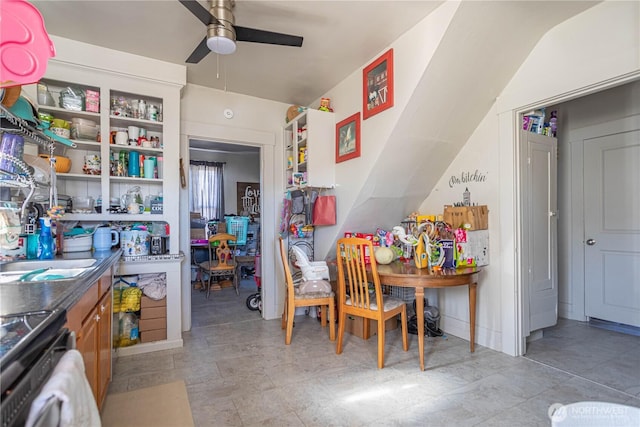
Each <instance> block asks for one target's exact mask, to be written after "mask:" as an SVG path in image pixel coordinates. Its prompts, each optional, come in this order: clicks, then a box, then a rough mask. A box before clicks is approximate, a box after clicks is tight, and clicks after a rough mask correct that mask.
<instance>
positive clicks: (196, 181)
mask: <svg viewBox="0 0 640 427" xmlns="http://www.w3.org/2000/svg"><path fill="white" fill-rule="evenodd" d="M223 171H224V163H220V162H195V161H194V162H190V165H189V188H190V189H191V192H190V194H189V210H190V211H191V212H200V213H201V214H202V217H203V218H206V219H208V220H223V219H224V178H223Z"/></svg>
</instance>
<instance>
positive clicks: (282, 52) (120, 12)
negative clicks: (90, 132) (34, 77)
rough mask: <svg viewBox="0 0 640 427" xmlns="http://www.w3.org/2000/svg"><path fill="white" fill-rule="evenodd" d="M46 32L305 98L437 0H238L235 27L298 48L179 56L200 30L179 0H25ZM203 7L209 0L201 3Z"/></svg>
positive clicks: (199, 75)
mask: <svg viewBox="0 0 640 427" xmlns="http://www.w3.org/2000/svg"><path fill="white" fill-rule="evenodd" d="M31 3H32V4H33V5H34V6H36V7H37V8H38V10H40V12H41V13H42V15H43V18H44V21H45V25H46V28H47V31H48V32H49V33H50V34H53V35H56V36H60V37H64V38H68V39H72V40H78V41H82V42H85V43H89V44H92V45H97V46H102V47H106V48H110V49H115V50H119V51H122V52H128V53H133V54H136V55H141V56H146V57H149V58H154V59H158V60H162V61H166V62H171V63H175V64H181V65H187V81H188V82H189V83H193V84H197V85H201V86H206V87H212V88H215V89H221V90H228V91H229V92H235V93H241V94H245V95H250V96H255V97H258V98H264V99H271V100H274V101H280V102H284V103H287V104H299V105H309V104H311V103H312V102H313V101H314V100H315V99H318V98H319V97H320V96H322V94H323V93H325V92H326V91H327V90H329V89H330V88H331V87H333V86H335V85H336V84H338V83H339V82H340V81H342V80H343V79H344V78H345V77H346V76H348V75H349V74H350V73H352V72H353V70H355V69H357V68H358V67H361V66H362V64H364V63H365V62H366V61H367V60H369V58H371V57H373V56H375V55H376V53H378V52H379V51H381V50H382V49H383V48H384V47H385V46H388V45H389V44H390V43H391V42H393V40H395V39H397V38H398V37H399V36H400V35H402V34H403V33H404V32H406V31H407V30H408V29H409V28H411V27H412V26H414V25H415V24H416V23H417V22H419V21H420V20H421V19H422V18H424V17H425V16H427V15H428V14H429V13H430V12H431V11H433V10H434V9H435V8H436V7H438V5H440V4H441V3H442V1H441V0H438V1H435V0H419V1H415V0H414V1H406V0H394V1H384V2H383V1H377V0H375V1H353V0H339V1H336V0H297V1H283V0H276V1H266V0H236V6H235V10H234V15H235V18H236V24H237V25H240V26H244V27H250V28H258V29H263V30H268V31H275V32H281V33H287V34H295V35H300V36H303V37H304V42H303V45H302V47H301V48H293V47H285V46H273V45H267V44H260V43H246V42H239V43H238V45H237V51H236V52H235V53H234V54H232V55H214V54H211V53H210V54H209V55H207V56H206V57H205V58H204V59H203V60H202V61H201V62H200V63H198V64H185V60H186V58H187V57H188V56H189V54H190V53H191V52H192V51H193V49H194V48H195V47H196V46H197V45H198V43H200V41H201V40H202V39H203V38H204V37H205V34H206V27H205V26H204V25H203V24H202V23H201V22H200V21H199V20H198V19H197V18H196V17H195V16H193V15H192V14H191V13H190V12H189V11H188V10H187V9H186V8H185V7H183V6H182V5H181V4H180V3H179V2H178V0H127V1H122V0H55V1H54V0H32V1H31ZM200 3H201V4H202V5H203V6H204V7H206V8H207V9H208V8H209V2H207V1H200Z"/></svg>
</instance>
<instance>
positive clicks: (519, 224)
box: [501, 71, 640, 356]
mask: <svg viewBox="0 0 640 427" xmlns="http://www.w3.org/2000/svg"><path fill="white" fill-rule="evenodd" d="M638 79H640V71H636V72H633V73H630V74H626V75H622V76H618V77H615V78H612V79H609V80H606V81H601V82H598V83H596V84H593V85H590V86H585V87H582V88H580V89H577V90H572V91H571V92H566V93H562V94H558V95H557V96H554V97H550V98H547V99H541V100H536V101H533V102H532V103H530V104H527V105H523V106H521V107H518V108H515V109H513V110H512V111H511V112H510V113H507V114H508V115H509V116H510V123H509V128H510V129H509V130H510V134H511V135H512V136H513V139H512V141H513V143H514V145H513V158H512V161H513V165H514V167H513V173H514V180H515V182H516V185H515V188H514V193H512V194H513V199H512V200H513V206H512V208H513V217H512V219H513V223H512V227H513V228H512V230H513V236H514V243H515V244H514V249H515V251H514V256H513V263H514V264H513V266H514V275H513V277H511V278H509V277H506V276H508V271H507V272H505V274H504V275H503V278H502V283H505V280H509V279H510V280H513V281H514V287H513V288H511V287H509V286H504V287H503V297H504V299H503V301H505V304H504V305H503V313H502V319H503V321H502V324H503V336H502V338H503V340H502V343H503V346H502V351H503V352H505V353H507V354H512V355H514V356H522V355H523V354H525V352H526V339H527V334H528V331H526V330H525V319H524V315H525V313H528V310H526V308H525V304H528V303H529V301H528V299H527V298H526V297H527V296H528V295H529V289H528V288H525V286H527V280H526V277H525V275H526V274H527V271H526V268H524V265H525V264H524V262H523V259H522V248H523V247H526V246H527V245H528V244H529V242H528V241H526V240H525V237H524V234H523V232H524V230H523V220H522V219H523V212H522V209H523V206H524V203H525V202H526V199H527V197H528V195H527V189H526V187H524V185H525V183H524V182H523V181H524V180H523V177H524V174H525V173H526V171H523V168H522V165H523V164H526V163H523V162H524V161H525V160H526V156H527V153H526V151H524V152H523V150H522V141H521V138H520V128H521V117H522V115H523V114H525V113H526V112H528V111H531V110H536V109H539V108H543V107H546V106H548V105H555V104H559V103H563V102H567V101H570V100H573V99H576V98H581V97H584V96H587V95H591V94H594V93H597V92H601V91H603V90H606V89H610V88H612V87H615V86H620V85H623V84H625V83H630V82H632V81H635V80H638ZM505 141H506V140H505ZM505 169H508V168H505ZM558 190H560V189H558ZM508 193H511V191H509V190H508V189H505V190H504V194H505V195H507V197H505V198H504V199H505V200H509V199H511V197H508ZM558 197H560V193H559V192H558ZM501 199H502V196H501ZM572 204H573V201H572ZM505 212H506V210H505ZM561 214H562V213H560V215H561ZM583 262H584V261H583ZM571 268H575V266H573V265H572V267H571ZM582 279H583V282H584V277H583V278H582ZM511 289H513V291H514V293H513V294H511V293H510V290H511ZM582 298H583V301H584V289H583V291H582ZM510 301H513V305H511V304H510ZM583 311H584V308H583ZM527 324H528V322H527Z"/></svg>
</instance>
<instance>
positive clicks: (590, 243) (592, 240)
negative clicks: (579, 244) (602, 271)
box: [587, 239, 596, 246]
mask: <svg viewBox="0 0 640 427" xmlns="http://www.w3.org/2000/svg"><path fill="white" fill-rule="evenodd" d="M595 244H596V241H595V240H594V239H587V245H589V246H593V245H595Z"/></svg>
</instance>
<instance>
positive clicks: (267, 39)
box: [178, 0, 302, 64]
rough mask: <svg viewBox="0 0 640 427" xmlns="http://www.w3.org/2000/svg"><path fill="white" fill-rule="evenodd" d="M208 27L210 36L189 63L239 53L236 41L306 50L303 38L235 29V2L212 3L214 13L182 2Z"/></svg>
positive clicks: (193, 1) (189, 1) (186, 0)
mask: <svg viewBox="0 0 640 427" xmlns="http://www.w3.org/2000/svg"><path fill="white" fill-rule="evenodd" d="M178 1H179V2H180V3H182V5H183V6H184V7H186V8H187V9H189V11H190V12H191V13H193V14H194V15H195V16H196V17H197V18H198V19H199V20H200V21H202V23H203V24H205V25H206V26H207V36H206V37H205V38H204V39H203V40H202V41H201V42H200V44H199V45H198V46H197V47H196V48H195V49H194V51H193V52H191V55H189V58H187V63H189V64H197V63H198V62H200V61H201V60H202V59H203V58H204V57H205V56H207V55H208V54H209V52H210V51H211V52H215V53H219V54H222V55H226V54H230V53H233V52H235V50H236V41H241V42H253V43H266V44H275V45H281V46H294V47H300V46H302V37H300V36H292V35H289V34H282V33H274V32H271V31H264V30H258V29H255V28H246V27H240V26H237V25H235V18H234V16H233V7H234V6H235V0H211V9H210V10H207V9H205V8H204V7H203V6H202V5H201V4H200V3H198V1H196V0H178Z"/></svg>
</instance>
